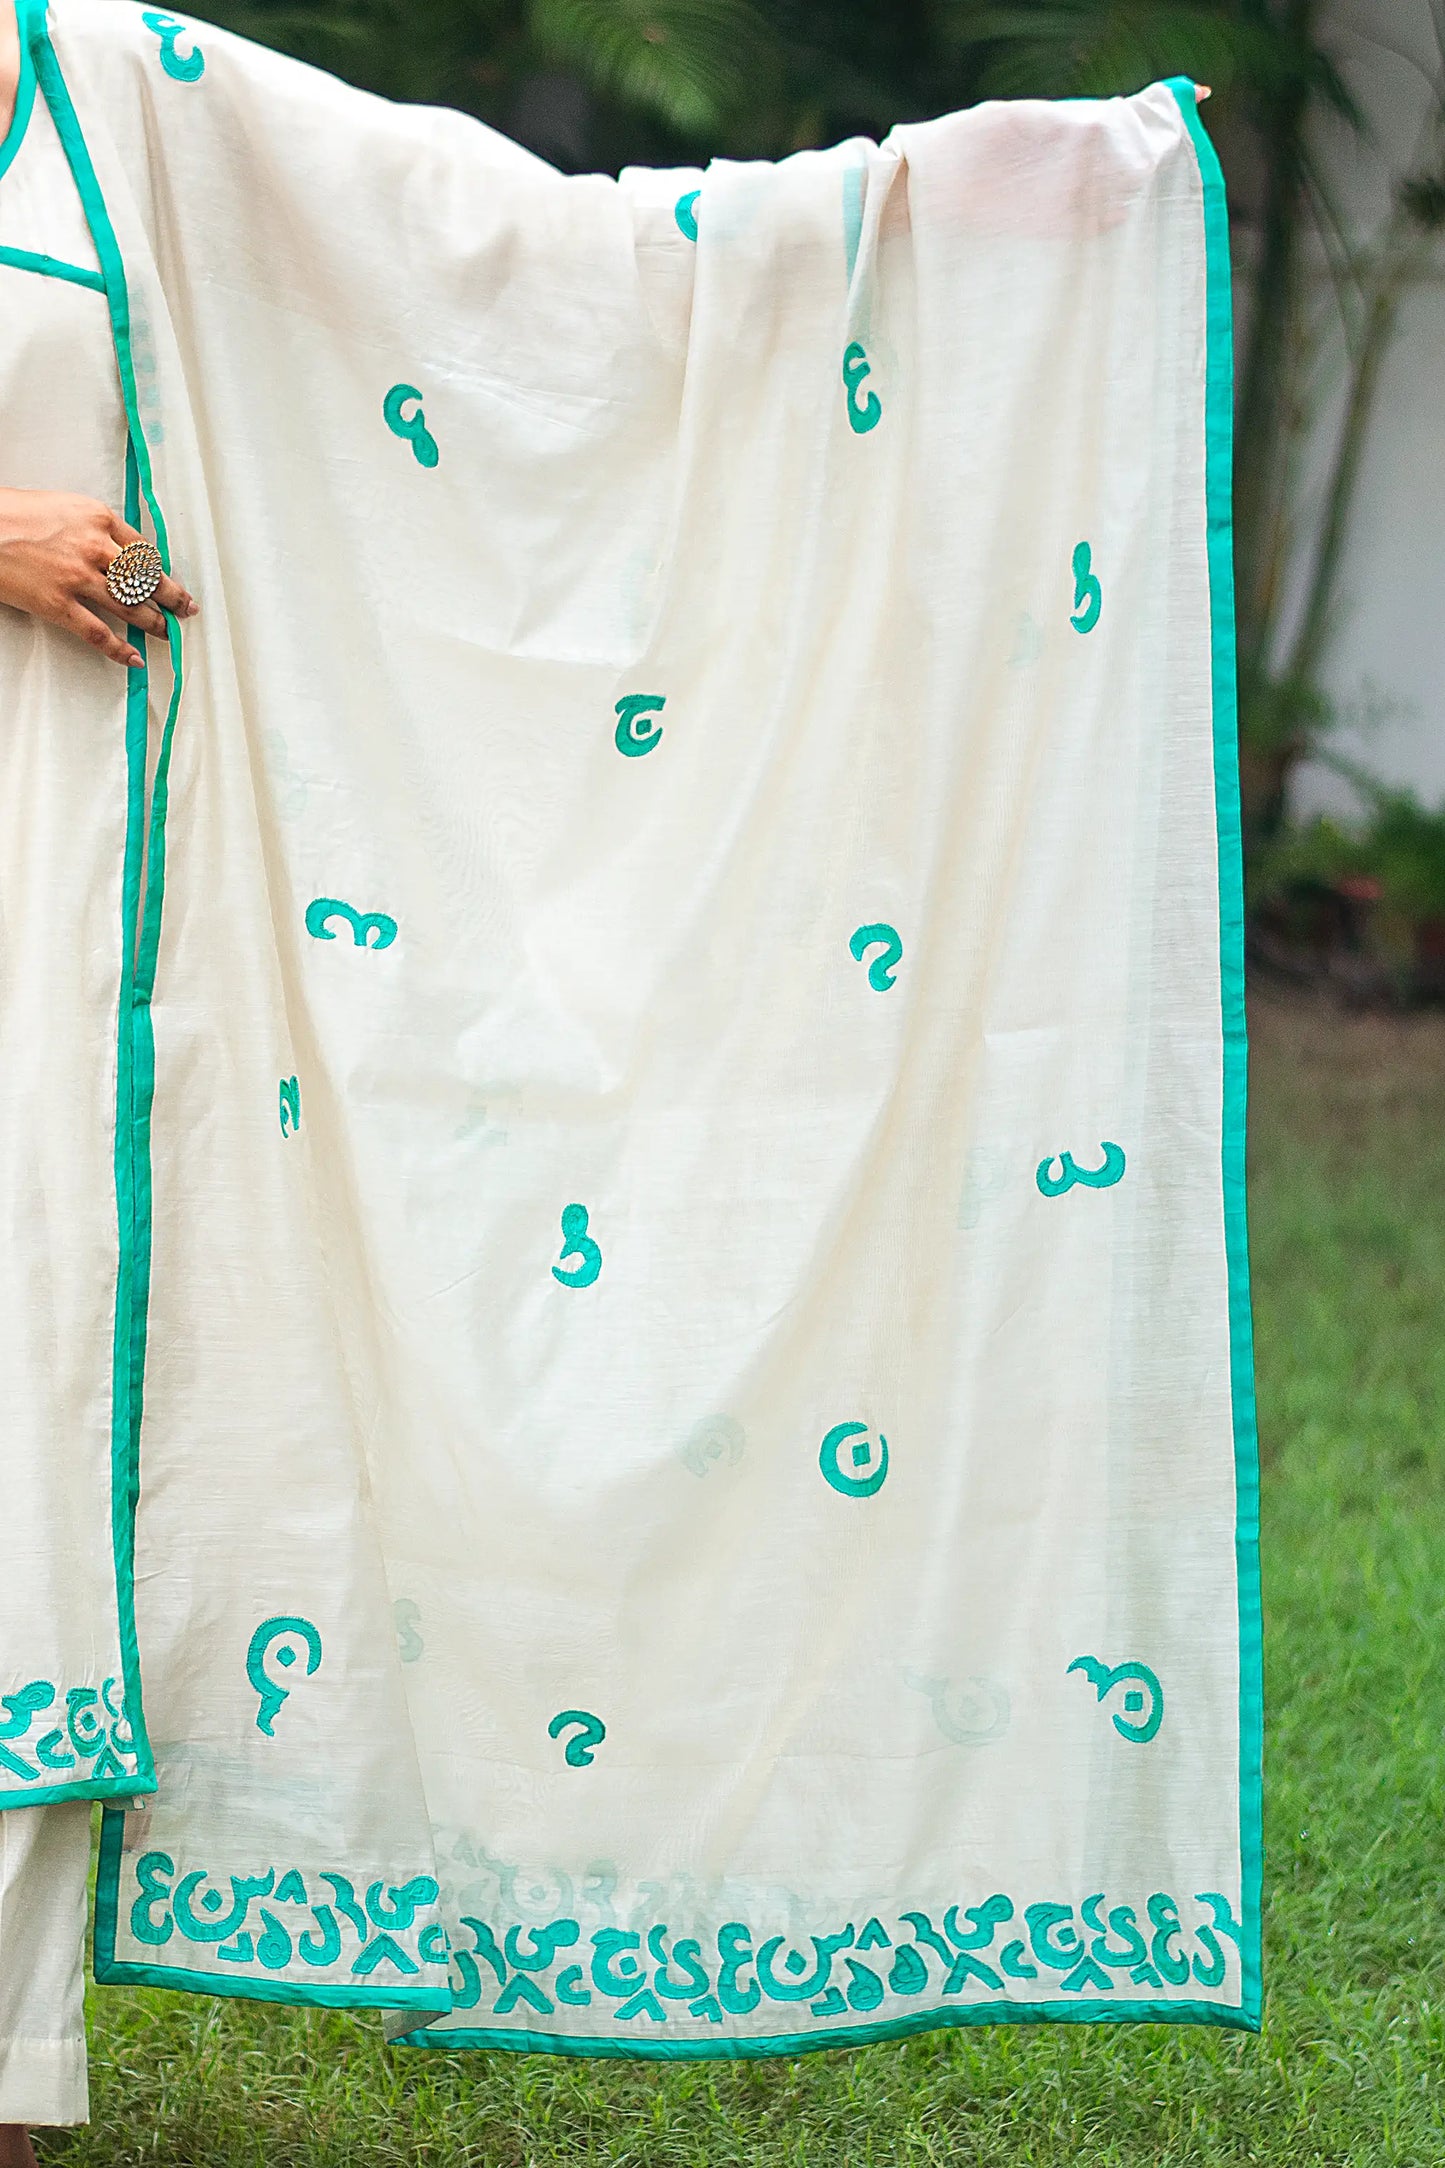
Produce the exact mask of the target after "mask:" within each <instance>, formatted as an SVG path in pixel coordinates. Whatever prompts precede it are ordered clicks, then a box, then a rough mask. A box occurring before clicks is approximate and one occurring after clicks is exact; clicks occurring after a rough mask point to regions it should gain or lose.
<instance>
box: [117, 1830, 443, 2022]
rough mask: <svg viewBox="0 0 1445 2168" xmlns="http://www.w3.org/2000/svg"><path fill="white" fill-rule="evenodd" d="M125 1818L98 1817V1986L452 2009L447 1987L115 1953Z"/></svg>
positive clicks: (356, 2006)
mask: <svg viewBox="0 0 1445 2168" xmlns="http://www.w3.org/2000/svg"><path fill="white" fill-rule="evenodd" d="M124 1841H125V1816H124V1813H123V1812H122V1810H121V1809H120V1808H119V1807H114V1806H109V1807H107V1808H106V1810H105V1812H104V1814H103V1815H102V1817H101V1824H100V1861H99V1865H98V1867H97V1869H96V1878H95V1945H94V1949H93V1951H92V1955H91V1963H92V1969H93V1970H94V1973H95V1977H96V1980H97V1982H98V1983H99V1985H100V1986H102V1987H175V1988H180V1989H182V1990H185V1989H189V1990H190V1991H191V1992H192V1993H193V1994H198V1995H228V1996H234V1997H236V1998H237V1999H238V2000H240V2001H244V2002H284V2003H290V2004H292V2005H293V2006H297V2007H303V2006H306V2005H308V2004H309V2005H310V2006H312V2007H314V2008H316V2009H321V2010H434V2011H436V2012H437V2014H438V2015H439V2016H444V2015H445V2014H446V2012H447V2011H448V2010H450V2008H451V2007H452V1997H451V1991H450V1989H449V1988H445V1987H440V1988H410V1989H408V1988H404V1987H356V1988H350V1987H323V1986H319V1985H318V1986H316V1987H307V1986H306V1985H305V1984H304V1983H302V1982H298V1981H295V1980H276V1979H271V1980H254V1979H246V1978H236V1977H234V1976H233V1975H231V1974H229V1973H220V1972H187V1971H186V1970H185V1969H184V1968H183V1967H180V1966H176V1965H143V1964H135V1963H133V1962H132V1961H131V1960H130V1959H129V1958H118V1957H117V1956H116V1954H115V1930H116V1915H117V1909H118V1905H119V1897H120V1863H121V1852H122V1848H123V1845H124Z"/></svg>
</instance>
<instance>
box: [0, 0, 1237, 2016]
mask: <svg viewBox="0 0 1445 2168" xmlns="http://www.w3.org/2000/svg"><path fill="white" fill-rule="evenodd" d="M24 28H25V33H26V38H27V50H28V52H29V54H30V56H31V59H32V61H33V65H34V77H35V82H36V85H37V94H36V97H35V101H34V109H33V112H32V114H31V115H30V117H29V124H28V127H27V128H25V129H24V130H23V131H22V135H23V140H19V141H17V142H15V143H12V144H11V145H10V146H9V147H8V148H9V152H10V156H9V158H8V160H7V159H5V157H4V155H3V154H0V297H3V299H4V302H5V304H6V308H5V312H4V328H3V329H0V411H3V412H4V413H5V414H6V417H7V424H6V426H7V446H6V450H5V453H4V472H3V474H0V479H4V480H7V481H8V480H12V479H19V480H20V481H22V482H28V483H29V485H30V486H59V485H57V484H56V483H55V482H54V481H53V480H52V481H51V482H49V483H46V480H45V477H46V476H47V475H54V474H57V473H59V472H61V470H62V468H63V469H64V472H65V473H66V474H67V475H69V474H71V473H72V472H74V473H75V474H76V475H77V476H78V479H76V480H74V481H72V482H70V483H69V484H67V485H66V486H77V487H79V486H84V487H88V488H90V489H92V490H93V491H94V492H95V493H97V494H112V495H113V496H114V497H115V498H116V499H120V498H121V497H122V496H123V497H124V500H125V502H126V503H127V504H128V506H129V508H130V513H131V515H132V516H134V517H135V518H136V520H137V522H138V523H139V524H141V525H143V526H144V528H145V530H146V531H147V532H148V533H150V534H153V535H154V536H155V537H156V539H157V541H158V543H159V544H160V546H161V547H162V549H163V552H164V554H166V555H167V556H168V557H169V558H171V559H173V560H174V562H175V564H176V565H177V567H178V569H179V570H180V571H181V573H182V575H183V577H184V578H185V579H186V581H187V582H188V584H189V585H190V586H191V587H192V588H193V589H194V590H195V592H196V593H197V594H198V595H199V596H200V597H201V598H202V604H203V607H202V613H201V615H200V616H199V617H198V618H197V619H195V620H193V621H188V622H187V623H186V624H185V625H184V627H183V628H173V631H172V637H171V640H170V643H169V648H167V647H166V646H165V645H164V644H158V643H155V642H150V643H148V647H149V657H148V667H147V670H146V672H145V673H144V674H141V673H133V674H132V676H133V680H134V681H133V683H132V684H131V686H130V687H129V688H128V689H127V688H126V687H125V686H123V685H118V684H117V682H116V680H117V676H118V673H116V672H115V671H114V669H113V667H112V666H109V665H106V664H104V663H103V662H102V661H100V660H99V659H97V658H96V657H94V656H91V655H88V654H86V653H85V652H84V651H82V650H81V649H79V648H78V647H76V646H75V645H74V643H67V642H66V641H65V640H64V638H63V637H62V636H61V635H60V634H58V633H56V632H54V631H53V630H52V629H51V628H48V627H45V626H40V625H35V624H32V623H30V622H29V621H24V620H19V619H16V620H15V621H14V622H9V621H7V623H6V624H5V625H3V626H0V683H3V684H4V686H5V690H6V695H7V698H6V709H7V715H6V721H5V726H4V730H3V732H0V845H3V848H0V943H3V948H0V1094H3V1097H0V1108H3V1113H4V1121H3V1124H0V1199H3V1208H4V1211H5V1214H6V1225H7V1229H8V1230H9V1232H10V1236H11V1239H10V1240H9V1242H8V1243H7V1245H6V1248H5V1253H4V1255H3V1258H0V1275H3V1279H4V1285H3V1286H0V1349H3V1351H4V1354H5V1357H6V1364H7V1375H8V1378H9V1380H10V1395H9V1408H8V1421H7V1427H6V1437H5V1442H4V1445H3V1448H0V1452H3V1456H4V1466H5V1471H6V1473H5V1481H6V1491H7V1497H8V1498H10V1499H12V1500H13V1501H14V1505H13V1509H12V1511H11V1512H10V1513H8V1514H7V1516H6V1525H5V1526H4V1527H3V1528H0V1566H3V1571H0V1685H3V1700H0V1707H3V1709H4V1712H5V1714H4V1717H3V1719H0V1805H3V1806H6V1807H11V1806H17V1805H23V1804H25V1803H27V1802H28V1801H31V1800H40V1799H42V1798H59V1797H67V1796H76V1795H84V1796H96V1797H101V1798H104V1799H105V1800H106V1801H107V1802H108V1804H107V1811H106V1816H105V1828H104V1840H103V1850H102V1863H101V1875H100V1886H99V1897H98V1906H97V1946H96V1963H97V1971H98V1974H99V1976H100V1977H101V1978H102V1979H108V1980H115V1981H156V1982H162V1983H165V1984H169V1985H173V1986H181V1987H191V1988H196V1989H199V1990H202V1991H209V1992H213V1993H218V1994H232V1995H254V1996H261V1997H268V1998H272V1999H280V2000H289V2001H295V2002H312V2003H323V2004H332V2005H336V2006H354V2005H363V2004H367V2003H371V2004H377V2005H383V2006H385V2007H387V2008H388V2010H389V2011H391V2012H392V2013H394V2014H393V2015H392V2017H391V2020H390V2025H391V2029H392V2031H393V2033H394V2034H396V2035H398V2036H401V2037H405V2038H407V2039H409V2040H411V2041H413V2042H415V2043H416V2044H420V2045H443V2046H445V2045H455V2044H457V2043H459V2042H460V2043H472V2044H477V2045H496V2046H511V2047H522V2048H546V2049H552V2050H556V2051H559V2052H566V2053H593V2054H651V2055H675V2056H701V2055H738V2054H766V2053H775V2052H784V2051H785V2052H788V2053H792V2052H795V2051H797V2050H798V2049H799V2048H806V2047H812V2046H822V2045H829V2044H837V2043H839V2042H847V2041H856V2040H863V2039H869V2038H877V2037H883V2036H887V2035H890V2034H898V2033H902V2032H906V2031H909V2030H912V2029H915V2028H918V2027H922V2026H928V2025H935V2024H944V2023H959V2022H976V2021H980V2020H987V2019H992V2018H1010V2017H1013V2018H1028V2019H1035V2020H1037V2019H1039V2018H1041V2017H1042V2018H1050V2019H1077V2018H1093V2019H1108V2018H1150V2019H1161V2018H1162V2019H1166V2020H1176V2021H1199V2022H1207V2023H1216V2024H1226V2025H1243V2026H1256V2025H1257V2024H1258V2022H1259V2012H1260V1982H1259V1887H1258V1883H1259V1837H1258V1813H1259V1799H1258V1780H1259V1725H1260V1716H1259V1650H1258V1597H1257V1578H1256V1568H1255V1535H1256V1529H1255V1474H1254V1451H1255V1449H1254V1431H1253V1413H1252V1388H1251V1378H1250V1351H1249V1313H1248V1291H1247V1280H1246V1264H1245V1251H1244V1228H1243V1208H1242V1186H1241V1185H1242V1150H1243V1028H1242V961H1241V951H1240V924H1239V914H1240V901H1239V862H1238V827H1237V788H1236V782H1235V773H1234V753H1233V744H1234V737H1233V733H1234V709H1233V674H1232V621H1231V615H1230V569H1229V502H1228V488H1229V472H1228V470H1229V366H1230V365H1229V317H1228V299H1229V296H1228V254H1227V235H1226V229H1225V223H1224V212H1223V204H1222V196H1221V190H1220V183H1219V176H1218V169H1217V166H1216V164H1215V161H1214V158H1213V154H1212V152H1211V151H1210V149H1209V146H1208V143H1207V141H1206V139H1205V138H1204V136H1203V134H1202V132H1201V130H1200V128H1199V125H1198V121H1197V118H1196V116H1195V111H1194V100H1193V94H1192V90H1191V89H1190V87H1189V86H1188V85H1184V84H1172V85H1156V86H1154V87H1153V88H1151V89H1149V90H1145V91H1143V92H1141V93H1140V94H1139V95H1138V96H1137V97H1134V98H1131V99H1126V100H1113V101H1105V102H1098V103H1093V102H1076V103H1068V104H1061V105H1050V104H1045V103H1032V102H1023V103H1019V104H1013V105H992V106H983V107H980V108H978V109H976V110H975V111H972V112H969V113H964V114H959V115H954V116H951V117H949V118H947V119H944V120H940V121H936V122H931V123H928V124H925V125H918V126H909V127H901V128H898V129H896V130H895V131H894V132H893V134H892V135H891V136H890V137H889V138H888V139H887V141H886V142H885V143H884V144H882V145H881V146H875V145H873V144H871V143H866V142H861V141H855V142H852V143H848V144H845V145H843V146H841V147H840V148H838V149H836V150H832V151H828V152H809V153H804V154H802V155H799V156H797V157H794V158H791V159H788V160H786V161H784V162H783V163H781V164H778V165H766V164H746V163H742V164H739V163H727V162H717V163H714V164H712V165H711V166H709V167H708V168H707V169H706V171H693V172H677V173H670V174H668V173H654V172H628V173H624V175H623V176H622V178H621V180H620V181H612V180H608V179H602V178H575V179H572V178H565V177H563V176H562V175H560V174H558V173H556V172H554V171H553V170H552V169H551V168H549V167H547V166H546V165H544V164H542V163H541V162H540V161H539V160H536V159H534V158H532V157H531V156H530V155H529V154H528V153H526V152H524V151H522V150H520V149H518V148H517V147H515V146H514V145H511V144H509V143H507V142H506V141H505V140H503V139H502V138H501V137H499V136H497V135H495V134H492V133H491V132H489V131H488V130H487V129H485V128H483V127H481V126H480V125H478V124H476V123H474V122H471V121H469V120H465V119H462V118H460V117H459V116H456V115H450V114H444V113H440V112H436V111H431V110H424V109H416V108H401V107H395V106H390V105H388V104H385V103H383V102H382V101H380V100H377V99H374V98H370V97H368V96H365V95H363V94H361V93H359V92H355V91H352V90H349V89H346V88H344V87H342V86H341V85H339V84H337V83H335V82H333V81H332V80H330V79H329V78H327V77H325V76H324V75H321V74H319V73H317V72H315V71H313V70H310V69H306V68H303V67H301V66H299V65H297V64H296V63H293V62H290V61H286V60H284V59H280V58H278V57H277V56H275V55H273V54H270V53H267V52H264V51H262V50H260V49H258V48H256V47H254V46H252V45H250V44H247V43H246V42H244V41H242V40H239V39H237V38H234V37H232V36H230V35H228V34H226V33H224V32H222V31H220V30H217V29H215V28H213V27H212V26H209V25H207V24H205V23H202V22H192V21H190V20H189V19H185V20H182V19H180V18H177V17H176V16H174V15H171V14H168V13H162V12H159V11H156V10H154V9H149V8H137V7H132V6H130V5H126V4H120V0H55V5H54V6H53V7H52V8H51V10H50V13H49V17H48V19H47V17H46V16H45V15H44V13H43V12H42V11H41V9H40V8H39V6H38V5H31V6H29V8H28V10H27V13H26V17H25V21H24ZM22 258H24V259H30V258H34V259H37V260H36V261H34V262H31V261H28V260H26V261H22V260H21V259H22ZM47 263H49V264H50V265H52V266H55V265H59V266H60V268H59V269H58V270H56V269H51V270H49V271H47V269H46V268H45V266H46V264H47ZM80 274H83V276H82V275H80ZM57 327H61V328H59V329H57ZM56 354H62V355H63V359H62V360H61V362H60V364H59V366H56V365H55V362H54V356H55V355H56ZM37 355H40V356H42V358H44V357H46V356H49V357H50V358H49V359H45V360H44V365H43V366H42V365H41V363H40V362H38V361H37V359H36V357H37ZM86 432H90V435H89V436H87V434H86ZM92 439H93V442H92ZM66 461H69V462H70V465H68V466H67V465H66V464H65V463H66ZM77 462H79V465H77Z"/></svg>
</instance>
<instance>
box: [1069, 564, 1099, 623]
mask: <svg viewBox="0 0 1445 2168" xmlns="http://www.w3.org/2000/svg"><path fill="white" fill-rule="evenodd" d="M1103 607H1104V590H1103V588H1102V587H1101V586H1100V585H1099V582H1098V579H1097V577H1096V575H1095V573H1094V571H1093V552H1092V551H1091V549H1090V548H1089V545H1088V543H1087V542H1080V543H1079V545H1078V547H1077V548H1076V549H1075V551H1074V614H1073V616H1072V617H1071V618H1070V619H1069V623H1070V624H1071V625H1072V626H1073V628H1074V630H1075V632H1092V631H1093V629H1094V627H1095V626H1096V625H1097V624H1098V622H1099V612H1100V611H1101V610H1102V608H1103Z"/></svg>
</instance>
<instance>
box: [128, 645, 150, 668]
mask: <svg viewBox="0 0 1445 2168" xmlns="http://www.w3.org/2000/svg"><path fill="white" fill-rule="evenodd" d="M125 666H126V668H127V670H143V669H144V668H145V658H144V656H142V655H137V653H136V651H135V649H134V648H132V649H131V651H130V653H129V654H128V655H127V656H126V658H125Z"/></svg>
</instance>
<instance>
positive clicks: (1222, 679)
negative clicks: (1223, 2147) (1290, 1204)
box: [1169, 77, 1264, 2027]
mask: <svg viewBox="0 0 1445 2168" xmlns="http://www.w3.org/2000/svg"><path fill="white" fill-rule="evenodd" d="M1169 88H1170V89H1171V90H1172V91H1173V93H1174V95H1175V97H1176V98H1177V100H1178V102H1179V108H1180V111H1181V113H1182V115H1183V118H1184V125H1185V127H1186V128H1187V129H1188V131H1189V136H1190V140H1191V141H1192V143H1193V145H1194V151H1195V156H1196V158H1197V160H1198V163H1199V177H1200V182H1201V185H1202V188H1203V192H1204V238H1205V278H1206V292H1205V323H1206V376H1205V493H1206V505H1207V522H1208V551H1209V602H1210V622H1211V667H1212V687H1213V726H1214V790H1215V826H1216V831H1217V834H1218V839H1219V979H1220V1013H1221V1025H1222V1031H1223V1042H1224V1079H1223V1118H1222V1133H1223V1145H1222V1159H1223V1189H1224V1244H1225V1259H1226V1266H1227V1272H1228V1283H1229V1371H1230V1397H1231V1404H1232V1408H1233V1417H1234V1479H1235V1500H1236V1506H1235V1516H1236V1517H1235V1555H1236V1565H1237V1581H1238V1604H1239V1786H1240V1804H1239V1825H1240V1854H1241V1860H1240V1875H1241V1881H1240V1910H1241V1914H1242V1925H1243V1934H1242V1936H1241V1943H1240V1955H1241V1964H1242V1967H1243V1979H1244V2004H1245V2007H1246V2009H1248V2010H1249V2012H1250V2013H1251V2015H1252V2017H1253V2018H1254V2020H1255V2023H1256V2027H1257V2026H1258V2023H1259V2019H1260V2013H1261V2010H1262V2007H1263V1962H1262V1944H1263V1925H1262V1911H1263V1882H1264V1837H1263V1810H1264V1637H1263V1609H1262V1601H1261V1591H1260V1559H1259V1429H1258V1420H1257V1413H1256V1408H1255V1392H1254V1334H1253V1323H1252V1312H1251V1301H1250V1285H1249V1227H1248V1216H1247V1207H1246V1197H1245V1128H1246V1112H1247V1101H1248V1088H1249V1078H1248V1064H1249V1050H1248V1035H1247V1031H1246V1022H1245V999H1244V845H1243V835H1242V831H1241V821H1240V797H1239V688H1238V673H1237V663H1236V655H1235V623H1234V519H1233V477H1234V328H1233V291H1232V284H1231V276H1232V275H1231V270H1230V250H1229V209H1228V205H1227V202H1226V200H1225V191H1224V176H1223V173H1222V172H1221V171H1220V165H1219V159H1218V157H1217V155H1216V153H1215V149H1214V145H1213V144H1212V143H1211V142H1210V140H1209V137H1208V135H1207V133H1206V132H1205V129H1204V125H1203V123H1202V122H1201V120H1200V118H1199V102H1198V99H1197V98H1196V96H1195V86H1194V84H1193V83H1191V82H1189V81H1188V80H1187V79H1186V78H1183V77H1176V78H1175V79H1174V80H1173V81H1171V83H1170V84H1169Z"/></svg>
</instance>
